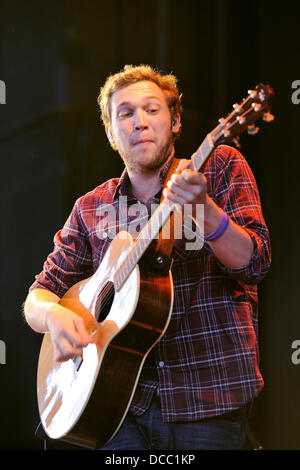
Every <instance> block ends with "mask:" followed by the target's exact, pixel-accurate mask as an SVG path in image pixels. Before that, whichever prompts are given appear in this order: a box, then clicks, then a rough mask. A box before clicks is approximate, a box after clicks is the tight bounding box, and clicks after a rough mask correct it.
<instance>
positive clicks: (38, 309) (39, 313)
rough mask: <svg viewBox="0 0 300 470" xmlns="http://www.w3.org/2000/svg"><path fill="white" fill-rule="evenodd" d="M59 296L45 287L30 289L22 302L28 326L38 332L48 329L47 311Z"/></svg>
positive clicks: (56, 302) (58, 299)
mask: <svg viewBox="0 0 300 470" xmlns="http://www.w3.org/2000/svg"><path fill="white" fill-rule="evenodd" d="M59 301H60V298H59V297H58V296H57V295H56V294H54V293H53V292H50V291H49V290H46V289H34V290H32V291H31V292H30V293H29V294H28V296H27V298H26V301H25V304H24V315H25V318H26V321H27V323H28V324H29V326H30V327H31V328H32V329H33V330H34V331H37V332H38V333H45V332H46V331H48V326H47V312H48V310H49V308H51V306H52V305H53V304H58V302H59Z"/></svg>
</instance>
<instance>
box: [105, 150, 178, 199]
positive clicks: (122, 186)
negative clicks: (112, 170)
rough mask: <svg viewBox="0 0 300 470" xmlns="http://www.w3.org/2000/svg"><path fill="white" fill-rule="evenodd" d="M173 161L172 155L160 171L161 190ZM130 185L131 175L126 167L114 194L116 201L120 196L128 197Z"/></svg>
mask: <svg viewBox="0 0 300 470" xmlns="http://www.w3.org/2000/svg"><path fill="white" fill-rule="evenodd" d="M172 160H173V155H171V156H170V157H169V158H168V160H167V161H166V162H165V163H164V164H163V165H162V167H161V168H160V171H159V180H160V183H161V188H162V187H163V185H164V181H165V178H166V176H167V174H168V171H169V168H170V166H171V163H172ZM128 184H129V175H128V172H127V169H126V167H125V168H124V170H123V171H122V173H121V176H120V178H119V181H118V184H117V186H116V189H115V193H114V199H116V198H117V197H119V196H126V195H127V194H128Z"/></svg>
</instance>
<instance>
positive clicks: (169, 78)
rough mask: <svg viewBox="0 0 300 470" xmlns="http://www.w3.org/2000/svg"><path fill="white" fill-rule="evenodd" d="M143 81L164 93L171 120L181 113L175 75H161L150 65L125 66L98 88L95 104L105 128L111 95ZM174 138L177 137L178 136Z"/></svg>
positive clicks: (109, 111) (109, 115)
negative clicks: (154, 85)
mask: <svg viewBox="0 0 300 470" xmlns="http://www.w3.org/2000/svg"><path fill="white" fill-rule="evenodd" d="M145 80H148V81H150V82H153V83H155V84H156V85H157V86H158V87H159V88H161V90H162V91H163V92H164V94H165V96H166V100H167V104H168V107H169V110H170V114H171V118H172V119H173V118H175V117H176V115H177V114H178V113H179V114H181V113H182V105H181V95H179V92H178V88H177V82H178V80H177V78H176V77H175V75H171V74H170V75H162V74H161V73H159V72H158V71H156V70H154V69H153V68H152V67H151V66H150V65H143V64H142V65H136V66H133V65H125V67H124V68H123V70H121V71H120V72H118V73H115V74H113V75H110V76H109V77H108V78H107V80H106V82H105V83H104V85H103V87H102V88H100V93H99V96H98V99H97V102H98V104H99V107H100V111H101V119H102V122H103V124H104V126H105V127H106V126H107V127H108V128H110V123H111V107H110V99H111V96H112V94H113V93H114V92H115V91H117V90H120V89H121V88H125V87H126V86H128V85H132V84H133V83H137V82H140V81H145ZM176 136H178V134H177V135H176Z"/></svg>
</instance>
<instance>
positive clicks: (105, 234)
mask: <svg viewBox="0 0 300 470" xmlns="http://www.w3.org/2000/svg"><path fill="white" fill-rule="evenodd" d="M107 236H108V234H107V232H102V238H103V239H104V240H105V239H106V238H107Z"/></svg>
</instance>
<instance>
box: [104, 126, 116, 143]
mask: <svg viewBox="0 0 300 470" xmlns="http://www.w3.org/2000/svg"><path fill="white" fill-rule="evenodd" d="M105 132H106V135H107V138H108V140H109V142H110V145H113V143H114V138H113V136H112V133H111V130H110V128H109V127H108V126H105Z"/></svg>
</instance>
